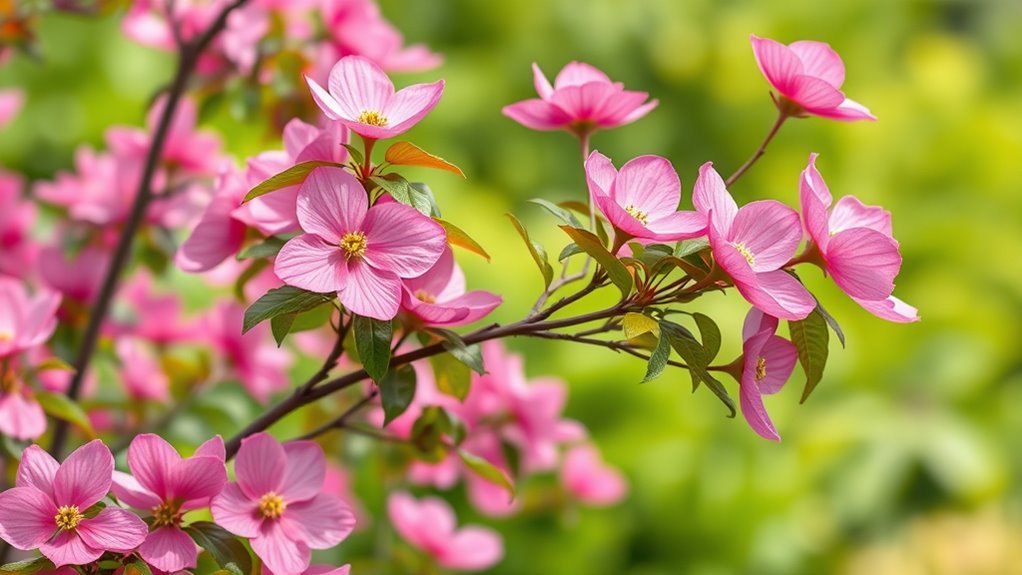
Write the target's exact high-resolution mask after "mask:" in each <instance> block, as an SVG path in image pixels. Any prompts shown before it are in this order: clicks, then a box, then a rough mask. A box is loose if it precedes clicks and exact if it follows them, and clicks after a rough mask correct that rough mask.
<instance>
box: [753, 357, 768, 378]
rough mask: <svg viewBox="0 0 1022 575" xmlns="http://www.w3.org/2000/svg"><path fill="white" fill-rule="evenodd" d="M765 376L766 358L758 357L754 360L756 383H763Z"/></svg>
mask: <svg viewBox="0 0 1022 575" xmlns="http://www.w3.org/2000/svg"><path fill="white" fill-rule="evenodd" d="M766 376H767V372H766V358H765V357H760V358H759V359H758V360H756V383H759V382H761V381H763V380H764V379H765V378H766Z"/></svg>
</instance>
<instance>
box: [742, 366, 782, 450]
mask: <svg viewBox="0 0 1022 575" xmlns="http://www.w3.org/2000/svg"><path fill="white" fill-rule="evenodd" d="M739 396H740V403H741V407H742V416H743V417H745V421H746V422H748V424H749V427H751V428H752V430H753V431H755V432H756V433H758V434H759V435H760V436H761V437H763V438H765V439H769V440H771V441H780V440H781V436H780V435H778V434H777V429H776V428H775V427H774V423H773V422H772V421H770V415H768V414H767V410H766V406H765V405H763V396H762V395H761V394H760V391H759V387H757V386H756V384H755V382H746V381H745V380H744V379H743V381H742V384H741V389H740V390H739Z"/></svg>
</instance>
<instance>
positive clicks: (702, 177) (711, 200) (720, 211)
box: [692, 162, 738, 237]
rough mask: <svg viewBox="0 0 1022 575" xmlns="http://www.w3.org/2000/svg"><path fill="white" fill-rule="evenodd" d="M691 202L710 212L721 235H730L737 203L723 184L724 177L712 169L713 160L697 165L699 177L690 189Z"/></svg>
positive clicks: (700, 209)
mask: <svg viewBox="0 0 1022 575" xmlns="http://www.w3.org/2000/svg"><path fill="white" fill-rule="evenodd" d="M692 203H693V204H694V205H695V207H696V210H698V211H699V212H701V213H703V214H705V215H710V214H712V217H713V223H714V225H716V226H717V230H718V231H720V233H721V235H722V236H724V237H729V236H730V234H731V222H733V221H734V219H735V216H737V215H738V204H736V203H735V199H734V198H732V197H731V194H730V193H729V192H728V191H727V188H726V187H725V186H724V179H723V178H721V177H720V174H718V173H717V170H715V169H713V162H706V163H705V164H703V165H702V166H700V167H699V177H698V178H696V183H695V187H694V188H693V189H692Z"/></svg>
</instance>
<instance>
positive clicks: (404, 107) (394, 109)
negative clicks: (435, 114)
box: [383, 80, 444, 136]
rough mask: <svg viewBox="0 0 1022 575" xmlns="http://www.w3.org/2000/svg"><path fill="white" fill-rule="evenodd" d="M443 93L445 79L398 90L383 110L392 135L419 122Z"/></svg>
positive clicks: (400, 132) (404, 130)
mask: <svg viewBox="0 0 1022 575" xmlns="http://www.w3.org/2000/svg"><path fill="white" fill-rule="evenodd" d="M443 93H444V81H443V80H438V81H436V82H433V83H432V84H415V85H412V86H408V87H407V88H403V89H401V90H398V92H397V93H396V94H394V97H392V98H391V99H390V102H389V103H388V104H387V107H386V108H385V109H384V110H383V114H384V115H385V116H386V117H387V121H388V126H389V127H390V130H391V136H397V135H398V134H402V133H404V132H406V131H407V130H408V129H410V128H411V127H412V126H414V125H415V124H417V123H419V121H420V120H422V119H423V118H425V117H426V114H428V113H430V111H432V110H433V108H435V107H436V105H437V103H439V102H440V96H441V95H443Z"/></svg>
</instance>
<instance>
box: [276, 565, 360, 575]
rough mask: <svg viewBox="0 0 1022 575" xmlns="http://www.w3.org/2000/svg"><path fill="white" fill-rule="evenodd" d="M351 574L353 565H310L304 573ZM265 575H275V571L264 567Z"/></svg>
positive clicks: (318, 574)
mask: <svg viewBox="0 0 1022 575" xmlns="http://www.w3.org/2000/svg"><path fill="white" fill-rule="evenodd" d="M350 573H351V565H342V566H340V567H334V566H333V565H310V566H309V568H308V569H306V570H305V571H302V575H349V574H350ZM263 575H274V573H273V571H270V570H269V569H267V568H266V565H263Z"/></svg>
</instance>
